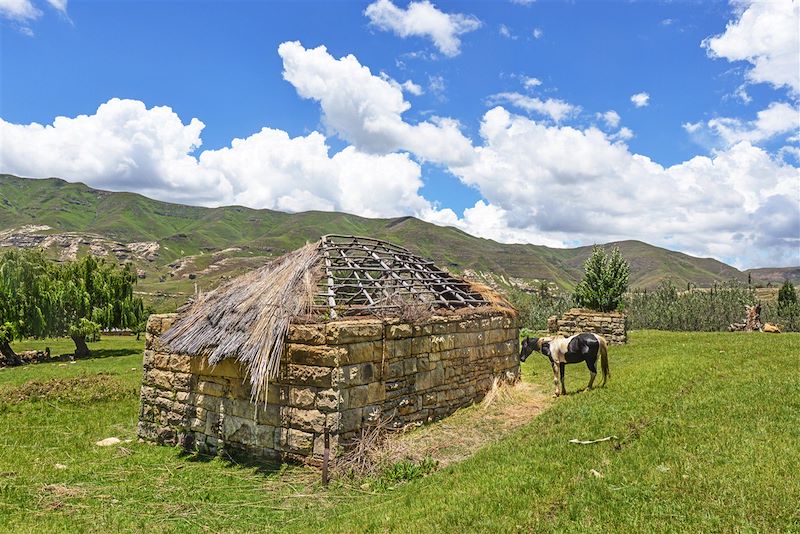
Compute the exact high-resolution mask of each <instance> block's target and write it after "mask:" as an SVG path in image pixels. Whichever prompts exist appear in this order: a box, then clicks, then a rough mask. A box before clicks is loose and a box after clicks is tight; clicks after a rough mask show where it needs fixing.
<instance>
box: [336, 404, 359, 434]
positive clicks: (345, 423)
mask: <svg viewBox="0 0 800 534" xmlns="http://www.w3.org/2000/svg"><path fill="white" fill-rule="evenodd" d="M362 415H363V408H353V409H350V410H344V411H343V412H341V418H340V420H339V432H340V433H347V432H355V431H356V430H359V429H360V428H361V416H362Z"/></svg>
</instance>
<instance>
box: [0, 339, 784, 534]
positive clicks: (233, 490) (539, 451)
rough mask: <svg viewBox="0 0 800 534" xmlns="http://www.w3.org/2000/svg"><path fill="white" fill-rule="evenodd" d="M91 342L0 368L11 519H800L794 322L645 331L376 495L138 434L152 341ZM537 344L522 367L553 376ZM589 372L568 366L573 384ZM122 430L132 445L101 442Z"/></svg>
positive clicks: (201, 527)
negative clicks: (87, 347) (523, 415)
mask: <svg viewBox="0 0 800 534" xmlns="http://www.w3.org/2000/svg"><path fill="white" fill-rule="evenodd" d="M48 344H49V346H50V347H51V349H53V352H54V354H57V353H58V350H56V348H55V347H57V346H58V345H56V343H54V342H52V341H49V342H48ZM29 345H30V344H29ZM43 346H44V342H37V343H34V344H32V345H30V346H26V347H24V348H42V347H43ZM15 347H16V348H17V349H21V348H23V347H22V346H21V345H16V346H15ZM66 347H67V348H66V349H65V350H64V351H65V352H69V351H71V347H69V346H68V345H66ZM94 348H95V349H97V350H98V355H100V356H105V357H100V358H96V359H89V360H81V361H78V362H77V363H74V364H71V363H48V364H38V365H31V366H28V367H25V368H17V369H4V370H2V371H0V474H1V475H2V476H0V529H2V530H4V531H8V532H109V531H115V532H122V531H148V532H152V531H155V532H185V531H189V530H191V531H193V532H205V531H211V532H221V531H224V532H253V531H258V532H260V531H266V532H272V531H282V532H305V531H308V532H459V531H461V532H474V531H486V532H516V531H519V532H531V531H535V532H588V531H592V532H597V531H600V532H798V531H800V511H798V510H799V508H798V506H797V503H798V502H800V476H799V475H798V473H800V446H798V444H800V334H781V335H779V336H770V335H767V334H758V333H754V334H744V333H701V334H694V333H669V332H650V331H636V332H633V333H631V336H630V343H629V344H628V345H627V346H624V347H612V350H611V355H610V358H611V379H610V381H609V383H608V386H607V387H606V388H605V389H598V390H595V391H593V392H584V393H578V394H571V395H569V396H567V397H566V398H561V399H558V400H556V401H555V402H554V403H553V405H552V406H551V407H550V408H549V409H547V410H546V411H545V412H544V413H542V414H541V415H540V416H539V417H537V418H535V419H534V420H532V421H531V422H530V423H529V424H527V425H524V426H523V427H521V428H520V429H518V430H516V431H515V432H513V433H512V434H510V435H509V436H508V437H507V438H505V439H503V440H502V441H500V442H498V443H495V444H493V445H490V446H487V447H485V448H483V449H481V450H478V451H476V453H475V455H474V456H472V457H471V458H469V459H467V460H465V461H463V462H460V463H457V464H453V465H450V466H448V467H447V468H444V469H442V470H440V471H438V472H435V473H434V474H432V475H429V476H427V477H425V478H421V479H417V480H414V481H411V482H407V483H404V484H400V485H398V486H396V487H394V488H393V489H386V490H380V491H378V490H375V489H371V488H374V487H376V486H375V485H371V486H368V485H360V484H358V485H356V486H352V485H348V484H343V483H338V484H337V483H334V484H332V485H331V486H330V487H329V488H327V489H325V488H322V487H321V486H320V485H319V483H318V475H317V473H315V472H314V471H312V470H310V469H306V468H303V467H290V466H282V467H280V468H266V467H257V466H255V467H254V466H242V465H235V464H231V463H229V462H225V461H222V460H220V459H205V458H197V457H194V456H186V455H182V454H181V453H180V451H178V450H177V449H174V448H168V447H159V446H154V445H149V444H140V443H137V442H136V439H135V425H136V419H137V411H138V398H137V389H138V384H139V379H140V375H141V348H142V347H141V344H138V343H136V342H135V341H134V340H133V339H132V338H107V340H103V341H101V342H99V343H98V344H96V345H95V346H94ZM535 356H536V355H534V357H531V359H529V360H528V362H527V363H526V364H525V365H524V368H523V371H524V373H523V374H524V379H525V380H527V381H532V382H535V383H539V384H541V385H542V386H547V387H549V386H550V381H551V378H552V373H551V372H550V371H549V368H548V367H547V365H546V364H545V362H544V360H543V358H542V357H538V358H536V357H535ZM587 377H588V373H587V372H586V370H585V368H580V367H578V366H571V367H569V368H568V369H567V376H566V383H567V388H568V390H569V391H570V392H574V391H575V390H577V389H579V388H582V387H583V386H584V385H585V382H586V379H587ZM610 435H616V436H618V438H619V439H618V440H612V441H609V442H603V443H598V444H594V445H572V444H569V443H568V442H569V440H570V439H572V438H578V439H595V438H600V437H605V436H610ZM110 436H116V437H119V438H120V439H123V440H131V441H130V442H127V443H125V442H124V443H121V444H120V445H118V446H114V447H97V446H95V445H94V443H95V442H96V441H97V440H100V439H103V438H106V437H110ZM592 470H594V471H595V472H596V474H593V472H592Z"/></svg>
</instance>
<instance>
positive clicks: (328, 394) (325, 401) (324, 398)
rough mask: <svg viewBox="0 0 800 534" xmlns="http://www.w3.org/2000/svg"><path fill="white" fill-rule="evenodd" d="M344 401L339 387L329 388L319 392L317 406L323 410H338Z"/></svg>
mask: <svg viewBox="0 0 800 534" xmlns="http://www.w3.org/2000/svg"><path fill="white" fill-rule="evenodd" d="M343 401H344V399H343V396H342V393H341V392H340V391H339V390H338V389H334V388H328V389H323V390H320V391H318V392H317V396H316V400H315V407H316V408H317V409H318V410H321V411H323V412H330V411H332V410H337V409H338V408H339V406H340V404H342V402H343Z"/></svg>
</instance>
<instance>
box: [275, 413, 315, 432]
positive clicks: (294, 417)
mask: <svg viewBox="0 0 800 534" xmlns="http://www.w3.org/2000/svg"><path fill="white" fill-rule="evenodd" d="M325 421H326V419H325V414H324V413H322V412H320V411H319V410H313V409H312V410H303V409H301V408H285V409H283V410H281V426H282V427H289V428H296V429H299V430H303V431H305V432H316V433H320V432H323V431H324V429H325Z"/></svg>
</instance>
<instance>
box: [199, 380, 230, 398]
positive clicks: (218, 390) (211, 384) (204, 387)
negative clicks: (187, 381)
mask: <svg viewBox="0 0 800 534" xmlns="http://www.w3.org/2000/svg"><path fill="white" fill-rule="evenodd" d="M196 390H197V392H198V393H202V394H204V395H211V396H214V397H224V396H225V395H226V394H227V392H228V386H227V384H222V383H220V382H219V381H216V380H213V381H212V380H202V379H201V380H200V381H198V382H197V387H196Z"/></svg>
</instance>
